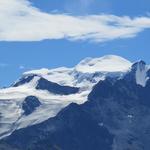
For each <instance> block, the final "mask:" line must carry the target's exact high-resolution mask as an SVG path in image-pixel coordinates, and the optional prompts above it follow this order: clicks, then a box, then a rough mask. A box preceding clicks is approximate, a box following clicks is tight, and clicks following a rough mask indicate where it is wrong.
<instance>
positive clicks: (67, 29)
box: [0, 0, 150, 42]
mask: <svg viewBox="0 0 150 150" xmlns="http://www.w3.org/2000/svg"><path fill="white" fill-rule="evenodd" d="M0 22H1V24H0V41H40V40H45V39H50V40H51V39H69V40H91V41H96V42H103V41H109V40H114V39H120V38H131V37H135V36H136V35H137V34H138V33H139V32H141V31H143V30H144V29H147V28H150V17H148V16H146V17H136V18H130V17H128V16H124V17H119V16H115V15H106V14H101V15H88V16H71V15H67V14H50V13H49V14H48V13H44V12H41V11H40V10H39V9H37V8H35V7H33V6H31V5H30V3H29V2H28V1H26V0H5V1H3V2H1V1H0Z"/></svg>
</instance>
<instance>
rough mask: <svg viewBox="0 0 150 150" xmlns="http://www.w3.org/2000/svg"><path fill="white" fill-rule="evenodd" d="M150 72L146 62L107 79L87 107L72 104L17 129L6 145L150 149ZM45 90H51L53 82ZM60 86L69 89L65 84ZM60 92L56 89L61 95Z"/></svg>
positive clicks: (34, 149)
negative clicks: (40, 120)
mask: <svg viewBox="0 0 150 150" xmlns="http://www.w3.org/2000/svg"><path fill="white" fill-rule="evenodd" d="M149 72H150V71H149V70H148V68H147V66H146V64H145V62H143V61H139V62H137V63H135V64H133V65H132V67H131V69H130V70H129V71H127V72H126V74H124V75H123V76H119V77H118V76H114V77H106V78H105V80H101V81H99V82H98V83H97V84H96V85H95V86H94V87H93V89H92V91H91V92H90V94H89V95H88V100H87V101H86V102H85V103H83V104H80V105H79V104H76V103H71V104H70V105H68V106H67V107H65V108H64V109H62V110H61V111H60V112H59V113H58V114H57V115H56V116H55V117H53V118H49V119H47V120H46V121H43V122H42V123H39V124H36V125H32V126H29V127H26V128H22V129H19V130H15V131H14V132H13V133H12V134H11V135H10V136H8V137H6V138H3V139H2V140H1V141H0V146H3V147H6V148H7V147H9V148H10V147H12V149H13V148H16V149H17V150H149V148H150V138H149V137H150V92H149V91H150V79H149V77H150V73H149ZM39 83H40V82H39ZM43 83H44V82H43V81H42V84H43ZM47 84H48V85H47ZM40 86H41V84H40ZM42 86H45V87H46V89H49V88H48V87H49V83H46V82H45V84H44V85H42ZM54 87H55V86H50V89H51V90H52V89H53V88H54ZM56 87H57V85H56ZM59 88H62V89H61V90H64V89H63V88H64V86H61V87H59ZM59 88H58V89H57V88H56V89H55V88H54V89H55V91H57V90H58V91H59V92H60V89H59ZM67 88H68V87H67ZM40 89H44V88H40ZM53 92H54V91H53ZM28 104H30V100H29V103H28ZM27 108H28V107H27ZM32 108H34V107H32ZM31 110H34V109H31ZM27 115H28V114H27ZM6 148H5V150H6Z"/></svg>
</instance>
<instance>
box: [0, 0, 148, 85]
mask: <svg viewBox="0 0 150 150" xmlns="http://www.w3.org/2000/svg"><path fill="white" fill-rule="evenodd" d="M14 2H15V0H14ZM30 2H31V3H32V6H30V7H34V8H35V7H36V8H39V9H40V10H41V12H45V13H46V14H63V15H64V14H67V15H71V16H73V17H78V16H82V17H83V16H89V15H100V14H107V15H108V14H109V15H115V16H119V17H123V16H128V17H131V19H133V18H136V17H147V22H148V21H149V13H150V7H149V6H150V1H149V0H126V1H120V0H111V1H110V0H99V1H97V0H61V1H60V0H55V1H51V0H46V1H45V0H30ZM7 5H8V4H7ZM1 9H2V7H0V11H1ZM23 13H24V12H23ZM108 18H110V16H109V17H108ZM83 19H85V18H83ZM1 21H2V20H1ZM6 21H7V20H6ZM132 21H133V22H134V20H132ZM141 21H142V20H141ZM115 23H116V22H115ZM148 23H149V22H148ZM148 23H146V27H144V28H143V25H142V29H141V26H140V29H141V30H140V32H138V33H136V35H135V36H134V37H127V38H124V37H123V38H122V37H121V38H118V37H117V38H115V37H114V36H113V38H112V39H111V40H110V39H109V38H108V37H107V38H106V37H105V38H106V40H104V41H98V42H97V41H95V40H97V37H96V38H94V39H92V37H90V40H89V39H87V37H84V40H83V39H82V40H81V39H80V37H79V36H78V37H77V40H70V39H68V38H65V37H63V38H57V39H53V38H54V37H49V39H47V38H45V39H42V40H41V39H40V40H37V39H36V40H35V39H34V41H33V40H29V37H19V38H23V40H21V41H20V40H18V39H19V38H18V35H17V36H16V34H15V36H16V37H17V38H15V40H12V39H13V36H12V37H11V38H10V37H8V38H7V40H6V37H5V39H4V37H2V32H1V31H3V30H2V29H3V28H2V29H1V27H0V29H1V30H0V38H1V37H2V38H1V39H2V40H1V41H0V86H1V87H2V86H8V85H10V84H11V83H12V82H13V81H15V80H16V79H18V78H19V77H20V75H21V74H22V73H23V72H24V71H27V70H31V69H39V68H54V67H60V66H68V67H72V66H74V65H75V64H77V63H78V62H79V61H80V60H82V59H83V58H85V57H100V56H103V55H108V54H114V55H120V56H122V57H125V58H127V59H129V60H131V61H136V60H139V59H143V60H145V61H146V62H147V63H149V64H150V44H149V43H150V40H149V39H150V30H149V27H147V24H148ZM28 24H29V25H30V22H28ZM71 25H72V24H71ZM73 25H74V24H73ZM148 25H149V24H148ZM134 28H135V27H134ZM145 28H146V29H145ZM7 30H8V29H7ZM8 31H9V30H8ZM16 32H17V31H16ZM18 32H19V31H18ZM30 32H32V29H31V31H30ZM9 33H10V32H8V34H9ZM67 33H68V31H67ZM10 34H11V35H12V33H10ZM134 34H135V33H134ZM21 35H22V34H21ZM108 35H109V34H108ZM38 36H39V35H38ZM69 36H70V33H69ZM40 38H41V37H40ZM42 38H43V37H42ZM98 38H100V39H101V38H102V37H99V36H98ZM91 39H92V40H91ZM6 41H7V42H6Z"/></svg>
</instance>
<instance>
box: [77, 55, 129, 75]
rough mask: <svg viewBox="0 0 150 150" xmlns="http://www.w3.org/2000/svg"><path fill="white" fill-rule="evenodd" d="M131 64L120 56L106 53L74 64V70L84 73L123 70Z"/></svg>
mask: <svg viewBox="0 0 150 150" xmlns="http://www.w3.org/2000/svg"><path fill="white" fill-rule="evenodd" d="M131 65H132V63H131V62H130V61H128V60H126V59H124V58H122V57H120V56H115V55H106V56H104V57H100V58H86V59H84V60H82V61H81V62H80V63H79V64H78V65H77V66H76V70H77V71H79V72H84V73H94V72H125V71H127V70H128V69H129V68H130V67H131Z"/></svg>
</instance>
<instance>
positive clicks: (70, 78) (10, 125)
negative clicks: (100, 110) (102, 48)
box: [0, 55, 131, 139]
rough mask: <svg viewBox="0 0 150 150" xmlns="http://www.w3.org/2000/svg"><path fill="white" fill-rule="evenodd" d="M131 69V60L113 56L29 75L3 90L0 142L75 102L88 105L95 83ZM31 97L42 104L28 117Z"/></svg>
mask: <svg viewBox="0 0 150 150" xmlns="http://www.w3.org/2000/svg"><path fill="white" fill-rule="evenodd" d="M87 60H88V61H87ZM83 62H84V63H83ZM91 63H92V65H93V66H92V65H91ZM116 65H117V66H119V67H117V66H116ZM84 66H85V67H84ZM106 66H107V68H106ZM130 66H131V63H130V62H129V61H127V60H125V59H123V58H121V57H119V56H113V55H109V56H105V57H102V58H96V59H93V60H92V59H90V61H89V59H85V60H83V61H81V62H80V63H79V64H78V65H77V66H75V67H74V68H65V67H62V68H56V69H51V70H48V69H41V70H33V71H29V72H25V73H24V74H23V76H22V77H21V78H20V79H19V80H18V81H16V82H15V83H14V84H13V85H12V86H11V87H9V88H5V89H1V90H0V126H1V128H0V139H1V138H4V137H5V136H8V135H10V134H11V133H12V132H13V131H15V130H17V129H20V128H25V127H27V126H31V125H34V124H38V123H41V122H43V121H45V120H47V119H48V118H50V117H54V116H56V114H57V113H58V112H59V111H60V110H61V109H62V108H64V107H66V106H67V105H69V104H70V103H72V102H75V103H77V104H82V103H84V102H85V101H87V96H88V94H89V93H90V92H91V90H92V87H93V86H94V85H95V84H97V83H98V82H99V81H100V80H105V78H106V77H113V78H115V77H122V76H123V75H124V74H125V73H126V71H127V70H130ZM81 67H84V68H82V69H81ZM91 67H92V68H93V71H91ZM85 68H86V72H84V69H85ZM110 68H113V69H110ZM30 96H33V97H35V98H36V99H38V101H40V103H41V104H40V105H39V106H38V107H36V108H35V109H33V108H32V109H31V110H32V111H31V113H30V114H29V115H25V110H24V109H23V103H24V100H25V99H26V98H27V97H30ZM28 105H29V106H31V105H32V104H28ZM29 106H28V107H29Z"/></svg>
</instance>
